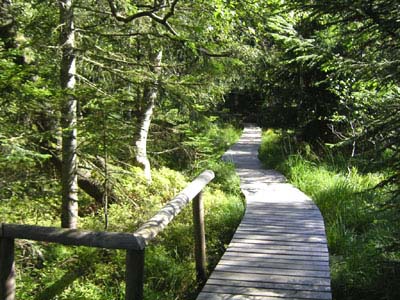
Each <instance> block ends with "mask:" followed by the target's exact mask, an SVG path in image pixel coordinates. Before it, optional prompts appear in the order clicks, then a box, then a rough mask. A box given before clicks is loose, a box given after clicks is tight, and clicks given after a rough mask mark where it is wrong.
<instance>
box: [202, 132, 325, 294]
mask: <svg viewBox="0 0 400 300" xmlns="http://www.w3.org/2000/svg"><path fill="white" fill-rule="evenodd" d="M260 144H261V129H260V128H258V127H254V126H246V128H245V129H244V132H243V135H242V137H241V138H240V140H239V141H238V142H237V143H236V144H235V145H233V146H232V147H231V149H230V150H229V151H227V152H226V153H225V154H224V159H225V160H228V161H232V162H233V163H234V164H235V167H236V172H237V173H238V175H239V177H240V181H241V189H242V192H243V194H244V195H245V197H246V202H247V207H246V212H245V215H244V217H243V220H242V222H241V224H240V225H239V227H238V228H237V231H236V233H235V235H234V237H233V239H232V241H231V243H230V244H229V247H228V249H227V251H226V252H225V254H224V256H223V257H222V259H221V261H220V262H219V263H218V265H217V267H216V268H215V270H214V271H213V273H212V274H211V276H210V278H209V279H208V281H207V283H206V285H205V286H204V288H203V290H202V292H201V293H200V294H199V296H198V298H197V300H223V299H224V300H225V299H226V300H228V299H232V300H233V299H235V300H238V299H241V300H244V299H249V300H250V299H251V300H259V299H263V300H268V299H271V300H278V299H280V300H285V299H292V300H294V299H332V296H331V290H330V274H329V254H328V249H327V245H326V237H325V227H324V222H323V219H322V216H321V213H320V211H319V210H318V208H317V207H316V206H315V204H314V203H313V202H312V200H311V199H310V198H309V197H308V196H306V195H305V194H304V193H302V192H301V191H300V190H298V189H296V188H295V187H293V186H292V185H290V184H288V183H286V178H285V177H284V176H283V175H282V174H280V173H278V172H276V171H274V170H265V169H263V167H262V165H261V162H260V161H259V159H258V158H257V156H258V148H259V146H260Z"/></svg>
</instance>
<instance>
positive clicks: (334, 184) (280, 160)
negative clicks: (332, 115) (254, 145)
mask: <svg viewBox="0 0 400 300" xmlns="http://www.w3.org/2000/svg"><path fill="white" fill-rule="evenodd" d="M322 153H324V155H323V156H321V155H316V154H315V153H313V151H312V149H311V147H310V146H308V145H306V144H301V143H296V142H295V139H294V138H293V137H292V135H291V134H288V133H285V132H282V131H272V130H269V131H266V132H265V133H264V135H263V143H262V146H261V148H260V159H262V160H263V162H264V163H265V164H266V166H267V167H274V168H276V169H278V170H280V171H281V172H283V173H284V174H285V175H286V176H287V177H288V179H289V180H290V182H291V183H293V184H294V185H295V186H297V187H298V188H299V189H301V190H302V191H304V192H305V193H306V194H308V195H309V196H310V197H311V198H312V199H313V200H314V202H315V203H316V204H317V206H318V207H319V209H320V210H321V213H322V215H323V217H324V220H325V225H326V234H327V239H328V247H329V252H330V266H331V278H332V288H333V296H334V299H371V300H372V299H393V300H394V299H400V279H399V278H400V277H399V272H400V268H399V265H400V252H399V251H398V248H396V247H393V245H396V242H397V243H398V242H399V235H398V232H399V230H398V226H399V220H398V216H397V213H396V212H395V211H392V210H383V209H382V207H383V204H384V203H385V202H386V200H387V199H388V197H389V195H388V193H386V192H385V191H384V190H382V189H380V190H378V189H374V187H375V186H376V185H377V184H378V183H379V182H380V181H381V180H382V174H379V173H368V172H365V173H362V172H360V171H359V170H358V168H357V167H356V161H352V162H351V163H350V160H349V159H347V158H346V157H345V156H344V155H342V154H341V153H340V151H336V152H335V153H334V152H333V151H330V150H329V149H328V148H326V149H324V151H322ZM394 241H396V242H394ZM396 249H397V250H396Z"/></svg>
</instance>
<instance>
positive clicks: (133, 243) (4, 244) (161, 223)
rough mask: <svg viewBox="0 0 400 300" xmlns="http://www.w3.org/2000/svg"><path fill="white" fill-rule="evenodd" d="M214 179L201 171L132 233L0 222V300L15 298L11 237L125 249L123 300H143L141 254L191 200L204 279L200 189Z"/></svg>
mask: <svg viewBox="0 0 400 300" xmlns="http://www.w3.org/2000/svg"><path fill="white" fill-rule="evenodd" d="M213 178H214V173H213V172H212V171H209V170H207V171H204V172H203V173H201V174H200V175H199V176H198V177H197V178H196V179H195V180H193V181H192V182H191V183H190V184H189V185H188V186H186V188H185V189H184V190H182V191H181V192H180V193H179V194H178V195H177V196H175V197H174V198H173V199H172V200H171V201H170V202H168V203H167V204H166V205H165V206H164V207H163V208H162V209H161V210H160V211H159V212H158V213H157V214H156V215H155V216H154V217H152V218H151V219H150V220H148V221H147V222H145V223H144V224H143V225H142V226H141V227H140V228H139V229H138V230H136V231H135V232H134V233H133V234H132V233H124V232H95V231H87V230H78V229H63V228H56V227H43V226H34V225H19V224H5V223H2V224H0V300H14V299H15V262H14V240H15V239H27V240H34V241H43V242H54V243H59V244H64V245H74V246H87V247H98V248H107V249H124V250H126V279H125V281H126V293H125V299H126V300H142V299H143V283H144V278H143V274H144V258H145V256H144V253H145V248H146V245H148V244H149V242H150V241H151V240H152V239H154V238H155V237H156V236H157V234H158V233H160V232H161V231H162V230H163V229H164V228H165V227H166V226H167V225H168V224H169V223H170V222H171V221H172V220H173V219H174V218H175V217H176V216H177V215H178V214H179V212H180V211H181V210H182V209H183V208H184V207H185V206H186V205H187V204H188V203H189V202H190V201H191V200H193V199H194V202H193V220H194V221H193V222H194V231H195V232H194V235H195V259H196V273H197V278H198V280H199V281H204V280H205V274H206V269H205V261H206V257H205V233H204V219H203V218H204V211H203V203H202V201H203V200H202V190H203V189H204V187H205V186H206V185H207V184H208V183H209V182H210V181H211V180H212V179H213Z"/></svg>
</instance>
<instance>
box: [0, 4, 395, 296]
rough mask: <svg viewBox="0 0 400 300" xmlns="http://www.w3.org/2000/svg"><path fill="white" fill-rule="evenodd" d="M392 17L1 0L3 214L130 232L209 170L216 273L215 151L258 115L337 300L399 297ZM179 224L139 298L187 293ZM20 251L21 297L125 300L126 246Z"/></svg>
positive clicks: (220, 233)
mask: <svg viewBox="0 0 400 300" xmlns="http://www.w3.org/2000/svg"><path fill="white" fill-rule="evenodd" d="M399 11H400V7H399V4H398V1H395V0H371V1H367V0H363V1H345V0H332V1H328V0H326V1H301V0H295V1H283V0H282V1H281V0H271V1H255V0H244V1H235V0H210V1H203V0H199V1H189V0H188V1H183V0H171V1H169V0H154V1H146V0H143V1H142V0H140V1H126V0H107V1H106V0H59V1H52V0H48V1H46V0H42V1H34V0H29V1H25V0H24V1H22V0H0V51H1V52H0V154H1V155H0V201H1V203H0V219H1V221H2V222H8V223H12V222H14V223H29V224H40V225H49V226H50V225H51V226H60V224H61V225H62V226H63V227H71V228H74V227H80V228H91V229H97V230H104V228H106V229H108V230H113V231H132V230H134V229H135V228H137V226H138V225H140V223H141V222H143V221H144V220H146V219H147V218H148V217H149V216H151V214H153V213H154V212H155V211H157V209H159V208H160V207H161V206H162V204H163V203H165V202H166V201H167V200H168V199H170V198H171V197H172V196H173V195H174V194H175V193H176V192H177V191H179V189H180V188H182V187H183V186H184V185H185V184H186V183H187V182H189V181H190V180H191V179H192V178H194V176H195V175H196V174H198V173H199V172H200V171H202V170H204V169H205V168H210V169H213V170H214V171H215V172H216V174H217V176H216V180H215V182H214V183H213V185H212V186H211V187H210V188H209V190H208V191H207V195H208V196H207V197H208V199H209V200H208V203H207V204H206V205H207V212H208V217H207V218H208V220H207V221H208V222H207V226H208V228H207V232H209V236H208V238H209V245H210V253H211V255H210V269H212V266H213V264H215V261H217V260H218V256H219V255H220V254H221V253H222V252H223V250H224V246H225V244H226V243H227V242H228V241H229V238H230V236H231V234H232V232H233V231H234V228H235V226H236V224H237V223H238V222H239V220H240V217H241V214H242V212H243V209H244V205H243V199H242V198H241V195H240V191H239V188H238V180H237V178H236V177H235V175H234V172H233V168H232V166H231V165H229V164H224V163H222V162H220V161H219V158H220V156H221V154H222V153H223V152H224V151H225V150H226V149H227V147H228V146H229V145H230V144H232V143H233V142H234V141H235V140H236V139H237V138H238V136H239V134H240V128H241V126H242V124H243V123H244V122H252V123H257V124H258V125H260V126H262V127H263V128H265V129H267V128H274V129H275V131H272V130H270V131H267V132H266V133H265V135H264V143H263V147H262V149H261V150H260V158H261V159H262V160H263V161H264V162H265V164H266V166H268V167H276V168H278V169H280V170H281V171H282V172H284V173H285V174H286V175H287V176H288V178H289V179H290V180H292V182H293V183H295V184H296V185H298V186H300V187H301V188H302V189H303V190H305V191H306V192H307V193H309V194H310V195H312V196H313V198H314V199H315V200H316V202H317V204H318V205H319V207H320V209H321V211H322V213H323V214H324V217H325V220H326V222H327V234H328V242H329V248H330V253H331V269H332V285H333V292H334V297H335V299H398V297H399V293H400V290H399V286H400V282H399V278H400V276H399V275H400V242H399V241H400V239H399V238H400V231H399V228H400V226H399V225H400V224H399V223H400V222H399V221H400V220H399V216H400V214H399V210H400V202H399V200H400V190H399V181H400V154H399V144H400V138H399V137H400V86H399V80H400V74H399V73H400V60H399V57H400V46H399V45H400V44H399V36H400V13H399ZM317 170H318V172H320V173H317ZM327 178H329V179H332V180H333V181H334V184H335V186H334V188H332V189H331V190H329V187H330V186H329V185H328V184H325V185H324V184H322V183H321V182H322V180H327ZM320 183H321V184H320ZM318 188H320V190H319V189H318ZM329 191H330V193H329ZM78 204H79V205H78ZM60 220H61V223H60ZM189 221H190V217H189V216H188V213H187V212H184V213H183V216H182V217H180V220H179V222H177V224H176V225H174V226H172V227H171V229H169V230H168V231H167V232H166V233H165V234H163V235H162V236H161V237H160V238H159V239H158V240H157V242H156V244H155V245H154V247H153V248H150V250H149V251H148V252H149V254H148V259H147V261H146V270H148V271H147V273H146V282H147V283H146V297H147V299H194V297H195V294H196V283H195V280H194V273H193V271H192V269H193V266H192V264H193V254H192V251H191V247H192V246H191V245H192V243H191V242H192V241H191V240H190V237H189V236H190V234H189V233H188V232H189V231H190V226H191V225H190V224H189ZM183 237H184V238H183ZM17 251H18V255H17V258H18V261H17V262H18V266H20V267H17V270H18V269H19V270H20V271H18V272H19V273H18V293H19V294H18V295H19V298H21V299H110V298H111V299H123V287H122V284H123V274H122V271H123V267H121V266H123V255H122V254H120V253H117V254H116V255H114V254H112V253H114V252H112V253H111V252H107V251H98V252H96V255H94V250H88V249H80V248H65V247H62V246H54V245H45V244H39V243H33V242H27V241H19V242H18V244H17ZM78 261H79V263H77V262H78ZM106 261H107V263H106ZM22 268H23V269H24V272H22V271H21V269H22ZM160 274H162V276H160ZM97 286H101V287H102V288H101V289H98V288H96V287H97ZM38 295H39V296H38Z"/></svg>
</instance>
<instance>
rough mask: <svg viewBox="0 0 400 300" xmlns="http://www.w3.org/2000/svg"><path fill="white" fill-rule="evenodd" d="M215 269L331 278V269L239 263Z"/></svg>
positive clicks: (222, 265)
mask: <svg viewBox="0 0 400 300" xmlns="http://www.w3.org/2000/svg"><path fill="white" fill-rule="evenodd" d="M214 271H220V272H222V271H223V272H237V273H248V274H268V275H289V276H300V277H318V278H330V277H329V276H330V274H329V271H326V270H325V271H315V270H304V269H303V270H299V269H282V268H268V267H264V266H261V267H252V266H238V265H224V264H218V266H217V267H216V268H215V269H214Z"/></svg>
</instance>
